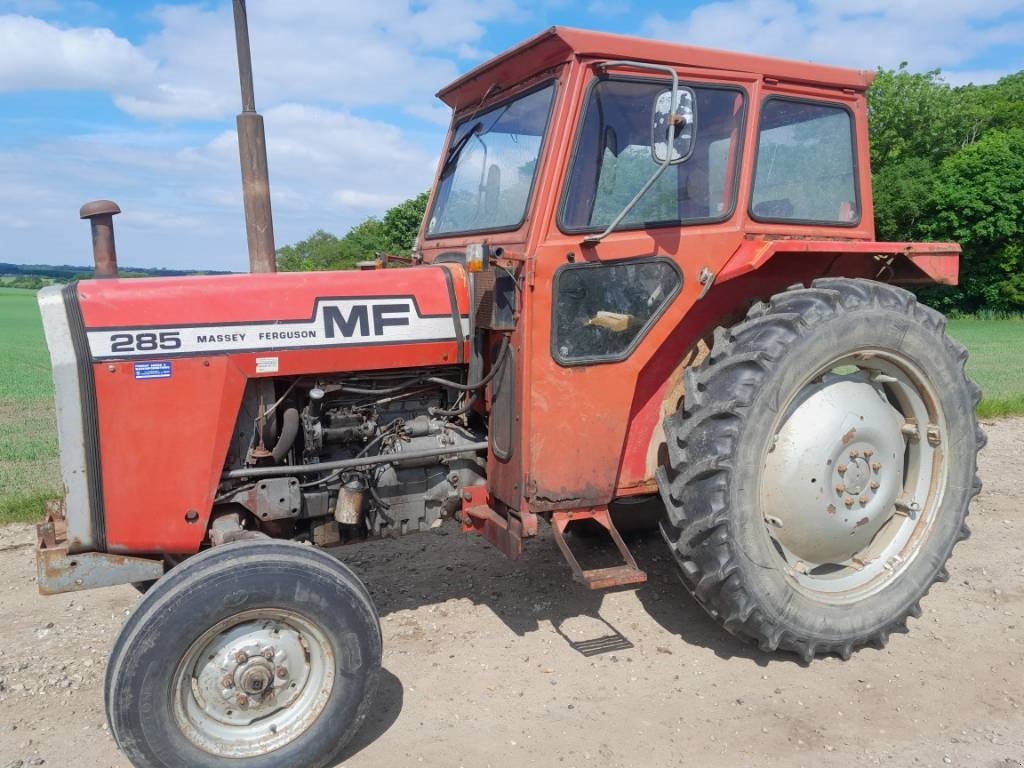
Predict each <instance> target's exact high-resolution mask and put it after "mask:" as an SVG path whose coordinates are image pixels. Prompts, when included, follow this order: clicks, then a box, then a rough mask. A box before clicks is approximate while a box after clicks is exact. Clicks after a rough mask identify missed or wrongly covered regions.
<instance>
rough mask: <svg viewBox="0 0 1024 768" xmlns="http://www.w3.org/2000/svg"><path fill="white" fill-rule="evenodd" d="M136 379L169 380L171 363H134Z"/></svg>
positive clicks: (159, 361)
mask: <svg viewBox="0 0 1024 768" xmlns="http://www.w3.org/2000/svg"><path fill="white" fill-rule="evenodd" d="M132 367H134V368H135V378H136V379H169V378H171V363H170V361H169V360H158V361H155V362H149V363H133V366H132Z"/></svg>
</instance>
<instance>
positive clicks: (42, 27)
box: [0, 15, 155, 91]
mask: <svg viewBox="0 0 1024 768" xmlns="http://www.w3.org/2000/svg"><path fill="white" fill-rule="evenodd" d="M154 72H155V67H154V65H153V63H152V62H151V61H150V60H148V59H147V58H146V57H145V56H144V55H143V54H142V53H140V52H139V51H138V50H137V49H136V48H135V47H134V46H133V45H132V44H131V43H130V42H129V41H127V40H125V39H124V38H121V37H117V36H116V35H114V33H113V32H111V31H110V30H109V29H97V28H89V27H80V28H76V29H60V28H58V27H56V26H54V25H52V24H49V23H48V22H45V21H43V20H42V19H37V18H32V17H29V16H16V15H6V16H0V91H27V90H42V89H61V90H114V89H120V88H124V87H128V86H132V85H135V84H140V83H143V82H145V81H146V80H148V79H149V78H151V77H152V76H153V74H154Z"/></svg>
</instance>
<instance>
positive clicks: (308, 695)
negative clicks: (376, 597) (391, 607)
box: [105, 540, 381, 768]
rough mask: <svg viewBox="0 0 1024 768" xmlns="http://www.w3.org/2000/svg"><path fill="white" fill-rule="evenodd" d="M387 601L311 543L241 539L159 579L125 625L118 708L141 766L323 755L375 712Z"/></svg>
mask: <svg viewBox="0 0 1024 768" xmlns="http://www.w3.org/2000/svg"><path fill="white" fill-rule="evenodd" d="M380 661H381V634H380V625H379V623H378V620H377V614H376V611H375V610H374V607H373V604H372V602H371V600H370V596H369V594H368V593H367V591H366V589H365V587H363V585H362V584H360V582H359V581H358V579H356V577H355V576H354V575H353V574H352V572H351V571H350V570H348V568H346V567H345V566H344V565H342V564H341V563H340V562H338V561H337V560H336V559H334V558H332V557H330V556H329V555H326V554H324V553H323V552H320V551H318V550H315V549H313V548H312V547H305V546H301V545H298V544H293V543H287V542H279V541H271V540H267V541H241V542H237V543H234V544H227V545H224V546H222V547H216V548H214V549H211V550H209V551H207V552H205V553H203V554H201V555H198V556H197V557H194V558H191V559H189V560H188V561H186V562H185V563H184V564H182V565H180V566H179V567H177V568H175V569H174V570H173V571H171V572H170V573H168V574H167V575H166V576H164V578H162V579H160V580H159V581H158V582H157V583H156V584H155V585H154V586H153V588H152V589H150V590H149V592H148V593H147V594H146V596H145V597H144V598H143V600H142V601H141V602H140V604H139V606H138V608H137V609H136V611H135V613H133V614H132V616H131V618H129V620H128V622H127V624H126V625H125V627H124V628H123V629H122V631H121V634H120V636H119V637H118V639H117V642H116V643H115V645H114V649H113V651H112V653H111V658H110V663H109V665H108V668H107V678H106V691H105V692H106V705H107V718H108V720H109V723H110V728H111V732H112V733H113V735H114V738H115V740H116V741H117V743H118V746H120V748H121V749H122V751H123V752H124V753H125V755H126V756H127V757H128V759H129V760H130V761H131V762H132V764H133V765H135V766H138V768H158V767H159V768H171V767H172V766H181V765H188V766H190V767H193V768H228V767H229V766H230V767H231V768H270V767H271V766H274V768H287V767H288V766H295V767H296V768H298V767H299V766H302V767H303V768H306V767H308V768H322V767H323V766H328V765H334V764H335V763H336V762H337V761H338V760H339V759H340V757H341V753H342V750H343V749H344V747H345V745H346V744H347V742H348V741H349V739H351V737H352V736H353V735H354V734H355V732H356V731H357V730H358V728H359V726H360V724H361V723H362V721H363V719H364V718H365V717H366V714H367V711H368V708H369V706H370V703H371V699H372V695H373V692H374V690H375V688H376V682H377V676H378V672H379V669H380Z"/></svg>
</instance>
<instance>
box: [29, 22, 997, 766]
mask: <svg viewBox="0 0 1024 768" xmlns="http://www.w3.org/2000/svg"><path fill="white" fill-rule="evenodd" d="M870 81H871V74H870V73H866V72H860V71H853V70H848V69H839V68H834V67H829V66H820V65H812V64H805V63H796V62H790V61H782V60H777V59H770V58H763V57H759V56H751V55H739V54H731V53H724V52H719V51H712V50H705V49H700V48H693V47H688V46H683V45H676V44H669V43H661V42H654V41H650V40H640V39H632V38H627V37H620V36H615V35H608V34H597V33H592V32H585V31H579V30H573V29H563V28H553V29H549V30H548V31H546V32H544V33H542V34H540V35H538V36H537V37H535V38H533V39H531V40H528V41H527V42H525V43H523V44H521V45H519V46H518V47H516V48H514V49H513V50H510V51H508V52H506V53H504V54H502V55H500V56H498V57H496V58H494V59H493V60H491V61H489V62H487V63H486V64H483V65H481V66H479V67H478V68H476V69H474V70H473V71H472V72H470V73H469V74H467V75H465V76H464V77H462V78H460V79H459V80H457V81H456V82H454V83H453V84H451V85H449V86H448V87H446V88H444V89H443V90H442V91H441V92H440V94H439V96H440V98H441V100H442V101H444V103H445V104H447V105H448V106H449V107H451V109H452V110H453V119H452V124H451V130H450V132H449V135H448V140H447V145H446V149H445V150H444V153H443V154H442V156H441V158H440V162H439V164H438V170H437V177H436V181H435V183H434V187H433V192H432V194H431V197H430V202H429V205H428V208H427V213H426V216H425V220H424V222H423V225H422V229H421V232H420V237H419V241H418V245H417V246H416V248H415V249H414V253H413V257H412V259H411V263H409V264H407V265H404V266H402V268H385V267H393V266H396V265H395V264H394V261H395V260H394V259H388V258H387V257H380V258H378V259H377V261H375V262H372V263H369V264H366V265H364V267H365V268H364V269H361V270H357V271H349V272H327V273H291V274H247V275H229V276H211V277H188V278H167V279H145V280H137V279H133V280H119V279H96V280H89V281H82V282H78V283H75V284H72V285H69V286H66V287H64V288H63V289H61V288H58V287H54V288H49V289H45V290H44V291H42V293H41V294H40V300H39V301H40V305H41V307H42V313H43V319H44V324H45V328H46V334H47V341H48V344H49V347H50V351H51V355H52V359H53V367H54V381H55V384H56V403H57V414H58V426H59V433H60V444H61V467H62V473H63V479H64V485H65V488H66V499H65V501H64V503H63V504H62V505H60V506H59V508H55V509H53V510H51V513H50V515H49V518H48V520H47V522H45V523H44V524H42V525H41V526H40V529H39V549H38V562H39V585H40V588H41V590H42V591H43V592H47V593H53V592H61V591H67V590H73V589H84V588H88V587H95V586H102V585H110V584H116V583H128V582H133V583H139V584H140V586H141V587H142V588H143V589H147V588H148V591H147V592H146V594H145V597H144V598H143V599H142V601H141V602H140V603H139V605H138V607H137V608H136V610H135V611H134V613H133V614H132V615H131V617H130V618H129V619H128V621H127V623H126V625H125V627H124V629H123V631H122V632H121V635H120V637H119V639H118V640H117V643H116V645H115V646H114V649H113V652H112V656H111V659H110V664H109V669H108V672H107V678H106V701H107V715H108V717H109V721H110V727H111V731H112V733H113V735H114V737H115V739H116V740H117V742H118V744H119V745H120V747H121V749H122V750H123V751H124V754H125V755H126V756H127V757H128V759H129V760H131V761H132V763H133V764H134V765H136V766H140V767H141V766H145V767H147V768H149V767H151V766H180V765H188V766H193V767H196V768H199V767H209V768H214V767H223V766H235V767H236V768H257V767H259V766H310V767H312V766H326V765H330V764H333V762H334V761H336V760H337V759H338V758H339V754H340V753H341V751H342V749H343V748H344V746H345V744H346V742H347V741H348V740H349V738H350V737H351V736H352V735H353V733H354V732H355V731H356V730H357V729H358V728H359V726H360V723H361V722H362V721H363V719H364V718H365V717H366V716H367V713H368V712H369V711H370V707H371V706H372V704H371V702H372V694H373V691H374V687H375V684H376V679H377V674H378V670H379V667H380V662H381V633H380V628H379V624H378V620H377V616H376V613H375V609H374V606H373V603H372V601H371V599H370V595H369V593H368V592H367V590H366V589H365V588H364V587H363V586H362V584H361V583H360V582H359V580H358V579H357V577H356V576H355V575H354V574H353V573H352V572H351V571H350V570H349V569H348V568H347V567H345V565H343V564H342V563H340V562H339V561H338V560H337V559H336V558H334V557H332V556H330V555H328V554H326V553H324V552H323V551H321V549H320V547H329V546H334V545H338V544H342V543H345V542H351V541H360V540H363V539H366V538H377V537H379V538H387V537H389V536H392V535H399V534H405V533H409V532H413V531H425V530H429V529H432V528H435V527H437V526H440V525H441V524H443V523H444V522H445V521H446V520H456V521H458V523H459V524H460V525H461V528H462V530H463V531H465V532H468V533H476V534H479V535H481V536H483V537H484V538H486V539H487V540H488V541H490V542H491V543H493V544H494V545H495V546H496V547H497V548H498V549H500V550H501V551H502V552H503V553H504V554H505V555H507V556H508V557H510V558H516V557H517V556H519V554H520V553H521V552H522V548H523V545H524V541H525V540H526V539H528V538H530V537H531V536H535V535H536V534H537V532H538V527H539V525H540V524H541V521H545V522H546V523H548V524H549V525H550V526H551V529H552V532H553V536H554V539H555V541H556V543H557V545H558V546H559V548H560V549H561V550H562V552H563V553H564V555H565V557H566V559H567V561H568V563H569V566H570V567H571V570H572V573H573V575H574V576H575V579H576V581H578V582H580V583H581V585H582V587H581V588H591V589H597V588H603V587H610V586H619V585H626V584H633V583H638V582H642V581H643V580H644V578H645V576H644V573H643V572H642V571H641V570H640V569H639V568H638V567H637V564H636V562H635V561H634V559H633V558H632V556H631V555H630V553H629V551H628V549H627V547H626V546H625V545H624V543H623V540H622V538H621V536H620V535H619V533H618V531H617V527H616V526H617V525H625V524H627V523H630V522H631V514H632V513H633V512H634V511H636V510H639V509H640V508H641V507H642V506H643V505H641V504H638V503H636V502H638V501H639V500H643V499H648V500H654V501H655V502H657V503H658V505H659V509H661V515H660V519H659V520H658V522H657V524H658V525H659V526H660V530H661V534H662V536H663V537H664V540H665V544H666V546H667V547H668V549H669V551H670V552H671V553H672V556H673V558H674V559H675V561H676V563H677V564H678V566H679V570H680V575H681V578H682V580H683V582H684V583H685V584H686V585H687V587H688V588H689V590H690V591H691V592H692V593H693V596H694V597H695V598H696V600H697V601H698V602H699V603H700V604H701V605H702V606H703V607H704V608H705V609H706V610H707V612H708V613H709V614H710V615H711V616H712V617H713V618H714V619H715V620H716V621H718V622H720V623H722V624H723V625H724V626H725V628H726V629H728V630H729V631H730V632H731V633H732V634H734V635H735V636H736V637H737V638H738V641H739V642H748V643H753V644H756V645H758V646H760V648H761V649H763V650H764V651H767V652H773V651H777V650H778V651H788V652H792V653H795V654H798V655H799V656H800V657H802V658H803V659H805V660H807V661H809V660H811V659H812V658H813V657H815V656H816V655H821V654H835V655H838V656H840V657H842V658H844V659H845V658H847V657H849V656H850V654H851V653H852V652H853V651H854V650H855V649H857V648H858V647H860V646H862V645H865V644H869V643H874V644H879V645H881V644H884V643H885V642H886V639H887V638H888V636H889V634H890V633H891V632H892V631H894V630H896V629H897V628H902V627H904V625H905V622H906V620H907V617H908V616H917V615H919V612H920V608H919V601H920V600H921V598H922V596H924V594H925V593H926V592H927V591H928V589H929V588H930V587H931V585H932V584H933V583H934V582H936V581H945V580H946V579H947V578H948V573H947V571H946V562H947V559H948V558H949V556H950V553H951V551H952V549H953V546H954V545H955V544H956V543H957V542H958V541H959V540H961V539H963V538H965V537H966V536H967V535H968V529H967V527H966V525H965V524H964V518H965V516H966V514H967V510H968V505H969V503H970V501H971V499H972V498H973V497H974V496H975V495H976V494H977V493H978V490H979V488H980V484H979V481H978V478H977V475H976V456H977V452H978V450H979V449H980V447H981V446H982V445H983V443H984V436H983V434H982V433H981V432H980V431H979V429H978V425H977V421H976V418H975V405H976V404H977V402H978V399H979V396H980V392H979V390H978V388H977V387H976V386H975V385H974V384H973V383H971V381H969V380H968V378H967V377H966V376H965V373H964V363H965V360H966V358H967V353H966V351H965V350H964V348H963V347H962V346H961V345H959V344H958V343H956V342H955V341H953V340H952V339H950V338H949V337H948V336H947V335H946V332H945V326H944V321H943V318H942V316H941V315H940V314H939V313H937V312H935V311H934V310H932V309H929V308H927V307H925V306H922V305H921V304H919V303H918V302H917V301H915V298H914V295H913V294H911V293H909V292H908V291H906V290H904V289H903V288H899V287H897V285H898V284H923V283H929V282H937V283H944V284H953V283H955V282H956V279H957V271H958V259H959V255H958V254H959V250H960V249H959V247H958V246H957V245H955V244H935V243H927V244H917V243H883V242H876V241H875V239H874V225H873V219H872V215H873V211H872V199H871V175H870V171H869V167H868V128H867V108H866V103H865V91H866V89H867V87H868V84H869V83H870ZM250 113H251V110H250ZM252 114H254V113H252ZM257 117H258V116H257ZM240 133H244V132H240ZM243 138H244V136H243ZM257 144H259V142H257ZM257 154H258V153H257ZM256 165H257V166H258V165H259V163H257V164H256ZM257 170H258V168H257ZM250 171H251V168H250ZM248 181H250V182H252V178H249V179H248ZM247 186H254V187H260V185H259V184H258V175H257V178H256V182H254V183H252V184H249V185H247ZM262 189H263V192H264V193H265V192H266V188H265V185H263V187H262ZM257 191H259V190H258V189H257ZM113 212H115V211H114V209H112V208H110V207H104V206H102V205H100V206H93V207H92V208H90V209H89V210H87V211H83V215H85V216H94V217H96V218H94V219H93V224H94V237H95V241H96V246H97V254H98V256H99V257H100V262H101V263H100V267H101V269H100V270H99V272H100V273H101V274H102V273H103V271H104V270H103V269H102V267H104V266H105V265H106V266H107V271H110V259H109V257H111V256H112V255H113V252H112V239H111V238H110V237H109V234H110V230H109V221H110V219H109V216H110V215H111V214H112V213H113ZM268 218H269V215H268ZM254 229H261V228H260V227H254ZM262 229H265V228H262ZM257 234H258V233H257ZM270 252H271V253H272V249H271V251H270ZM583 521H590V522H589V525H590V526H591V527H593V526H594V525H595V524H596V525H598V526H600V527H601V528H603V529H604V530H606V531H607V533H608V534H610V537H611V539H612V541H613V542H614V545H615V546H616V547H617V548H618V550H619V552H620V553H621V556H622V565H620V566H617V567H612V568H603V569H598V570H584V569H583V568H582V567H581V566H580V565H579V564H578V563H577V561H576V559H575V557H574V556H573V554H572V552H571V548H570V542H571V540H572V538H571V537H570V538H569V539H568V540H567V538H566V536H565V532H566V529H567V528H568V527H570V526H575V525H578V524H581V523H583ZM311 544H312V545H315V546H310V545H311ZM567 574H568V570H567Z"/></svg>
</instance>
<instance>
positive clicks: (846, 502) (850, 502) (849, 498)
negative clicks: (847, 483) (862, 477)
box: [843, 496, 853, 507]
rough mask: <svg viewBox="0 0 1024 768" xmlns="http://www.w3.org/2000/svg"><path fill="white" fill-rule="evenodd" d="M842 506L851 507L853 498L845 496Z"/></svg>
mask: <svg viewBox="0 0 1024 768" xmlns="http://www.w3.org/2000/svg"><path fill="white" fill-rule="evenodd" d="M843 504H845V505H846V506H848V507H852V506H853V497H852V496H847V497H846V498H845V499H843Z"/></svg>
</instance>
